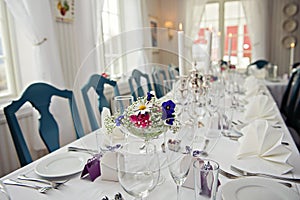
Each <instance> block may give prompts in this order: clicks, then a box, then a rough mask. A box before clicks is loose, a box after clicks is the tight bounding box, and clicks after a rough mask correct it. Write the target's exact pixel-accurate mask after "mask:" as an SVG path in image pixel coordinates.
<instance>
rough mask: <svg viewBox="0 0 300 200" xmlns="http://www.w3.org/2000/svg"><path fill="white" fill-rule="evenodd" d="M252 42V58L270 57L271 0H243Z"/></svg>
mask: <svg viewBox="0 0 300 200" xmlns="http://www.w3.org/2000/svg"><path fill="white" fill-rule="evenodd" d="M241 1H242V4H243V8H244V12H245V15H246V20H247V25H248V29H249V34H250V39H251V43H252V60H253V61H255V60H258V59H266V60H268V59H269V49H268V46H269V44H268V41H269V38H268V35H270V34H271V32H270V25H269V24H268V21H269V19H270V13H269V10H270V9H268V7H269V6H268V4H269V0H241Z"/></svg>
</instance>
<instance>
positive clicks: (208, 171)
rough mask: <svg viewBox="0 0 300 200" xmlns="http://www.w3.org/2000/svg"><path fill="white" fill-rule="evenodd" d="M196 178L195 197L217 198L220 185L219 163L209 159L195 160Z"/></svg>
mask: <svg viewBox="0 0 300 200" xmlns="http://www.w3.org/2000/svg"><path fill="white" fill-rule="evenodd" d="M193 169H194V178H195V199H196V200H200V199H210V200H215V199H216V194H217V189H218V185H219V181H218V176H219V164H218V163H217V162H215V161H213V160H209V159H203V160H202V159H197V160H196V161H194V162H193Z"/></svg>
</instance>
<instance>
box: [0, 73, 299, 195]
mask: <svg viewBox="0 0 300 200" xmlns="http://www.w3.org/2000/svg"><path fill="white" fill-rule="evenodd" d="M182 80H183V79H179V80H178V81H177V82H176V84H177V85H174V86H173V87H172V90H171V91H168V93H167V94H166V95H165V96H164V97H162V98H161V99H157V98H155V94H153V93H147V95H146V96H145V97H142V98H140V99H139V100H138V101H136V102H132V103H131V105H130V106H124V105H125V104H124V103H122V104H118V105H122V106H121V107H120V108H119V109H116V110H117V112H116V113H117V115H116V113H115V112H113V113H112V114H111V113H110V110H109V109H104V110H103V112H102V118H101V119H102V124H103V125H104V124H105V125H104V126H102V128H100V129H99V130H96V131H93V132H91V133H89V134H87V135H86V136H84V137H82V138H80V139H78V140H76V141H74V142H72V143H70V144H68V145H66V146H64V147H61V148H60V149H58V150H57V151H55V152H53V153H50V154H48V155H46V156H44V157H42V158H40V159H38V160H36V161H34V162H32V163H30V164H29V165H27V166H25V167H22V168H20V169H18V170H16V171H14V172H12V173H10V174H8V175H6V176H4V177H2V178H1V181H2V182H3V183H4V185H5V187H6V189H7V192H8V194H9V195H10V197H11V199H14V200H15V199H16V200H17V199H31V200H35V199H36V200H37V199H39V200H40V199H45V200H46V199H47V200H51V199H53V200H54V199H55V200H59V199H63V200H68V199H70V200H74V199H95V200H96V199H98V200H112V199H119V200H129V199H149V200H151V199H175V198H177V197H179V198H177V199H197V200H201V199H203V200H204V199H217V200H248V199H259V200H260V199H264V200H271V199H272V200H274V199H289V200H296V199H300V195H299V193H300V156H299V152H298V150H297V147H296V145H295V144H294V142H293V139H292V137H291V135H290V133H289V131H288V129H287V127H286V125H285V123H284V121H283V119H282V117H281V115H280V112H279V110H278V107H277V106H276V103H275V101H274V99H273V98H272V96H271V94H270V92H269V91H268V89H267V87H266V85H265V84H263V83H262V81H261V80H258V79H256V78H255V77H253V76H249V77H245V78H244V81H243V83H240V84H236V83H234V82H232V79H228V80H227V82H226V83H225V84H224V82H218V81H215V83H214V82H210V79H207V80H206V81H207V82H197V81H191V79H190V80H189V81H190V82H189V83H188V82H182ZM235 80H237V79H235ZM185 81H186V80H185ZM206 84H207V85H206ZM199 85H201V87H199ZM202 86H203V87H202ZM175 93H177V94H175ZM178 93H179V94H178ZM193 111H197V115H196V114H194V112H193ZM227 112H229V113H230V114H227ZM121 113H122V114H121ZM116 116H117V117H116ZM137 127H138V128H137ZM145 127H148V129H147V130H143V129H142V128H145ZM130 133H131V134H130ZM247 172H248V173H247ZM24 177H26V178H27V180H26V178H24ZM28 177H29V179H28ZM30 179H31V180H30ZM16 185H23V186H25V187H23V186H16ZM30 187H31V188H30ZM0 197H1V196H0ZM0 199H1V198H0Z"/></svg>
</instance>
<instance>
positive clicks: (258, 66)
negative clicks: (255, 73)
mask: <svg viewBox="0 0 300 200" xmlns="http://www.w3.org/2000/svg"><path fill="white" fill-rule="evenodd" d="M269 63H270V62H269V61H267V60H256V61H255V62H252V63H250V64H249V65H248V66H247V71H246V73H247V74H249V70H250V68H251V67H253V66H255V68H256V69H258V70H260V69H263V68H264V67H265V66H266V65H268V64H269Z"/></svg>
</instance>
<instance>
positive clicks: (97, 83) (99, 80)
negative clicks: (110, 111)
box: [81, 74, 120, 131]
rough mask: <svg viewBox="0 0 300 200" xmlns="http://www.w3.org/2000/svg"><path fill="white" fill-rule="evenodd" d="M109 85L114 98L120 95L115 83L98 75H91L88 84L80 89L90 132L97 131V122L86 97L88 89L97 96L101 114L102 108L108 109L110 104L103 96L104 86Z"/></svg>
mask: <svg viewBox="0 0 300 200" xmlns="http://www.w3.org/2000/svg"><path fill="white" fill-rule="evenodd" d="M105 85H110V86H112V87H113V89H114V94H115V96H119V95H120V91H119V87H118V84H117V82H116V81H113V80H110V79H107V78H105V77H103V76H101V75H99V74H93V75H92V76H91V77H90V78H89V80H88V82H87V83H86V84H85V85H84V86H83V87H82V88H81V93H82V96H83V100H84V104H85V107H86V110H87V114H88V118H89V121H90V125H91V129H92V131H94V130H97V129H98V128H99V124H98V122H97V119H96V116H95V113H94V110H93V108H92V104H91V101H90V99H89V96H88V91H89V90H90V88H93V89H94V90H95V92H96V93H97V95H98V111H99V113H100V114H101V113H102V110H103V107H107V108H110V102H109V101H108V100H107V98H106V97H105V95H104V86H105Z"/></svg>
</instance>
